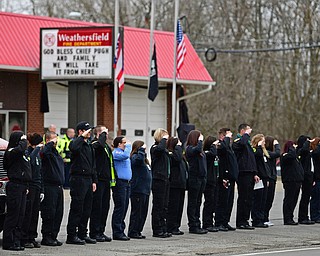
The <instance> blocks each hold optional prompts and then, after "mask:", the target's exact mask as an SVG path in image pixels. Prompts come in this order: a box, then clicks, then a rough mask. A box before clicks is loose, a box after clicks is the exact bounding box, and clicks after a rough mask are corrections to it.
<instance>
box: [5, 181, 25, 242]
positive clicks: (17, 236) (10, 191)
mask: <svg viewBox="0 0 320 256" xmlns="http://www.w3.org/2000/svg"><path fill="white" fill-rule="evenodd" d="M6 192H7V215H6V218H5V221H4V226H3V240H2V247H3V248H9V247H11V246H20V245H21V244H20V242H21V227H22V223H23V219H24V214H25V209H26V198H27V185H24V184H18V183H15V182H12V181H9V182H8V183H7V186H6Z"/></svg>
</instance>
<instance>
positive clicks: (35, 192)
mask: <svg viewBox="0 0 320 256" xmlns="http://www.w3.org/2000/svg"><path fill="white" fill-rule="evenodd" d="M39 211H40V188H38V187H34V186H30V187H29V193H28V194H27V204H26V213H25V216H24V220H23V225H22V240H23V242H24V243H28V242H31V241H32V240H34V239H35V238H37V236H38V232H37V229H38V221H39Z"/></svg>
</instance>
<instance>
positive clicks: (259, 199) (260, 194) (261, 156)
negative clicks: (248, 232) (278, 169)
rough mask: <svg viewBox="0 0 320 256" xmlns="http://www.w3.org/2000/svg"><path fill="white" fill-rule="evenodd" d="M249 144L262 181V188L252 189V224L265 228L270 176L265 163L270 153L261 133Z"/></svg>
mask: <svg viewBox="0 0 320 256" xmlns="http://www.w3.org/2000/svg"><path fill="white" fill-rule="evenodd" d="M251 145H252V148H253V152H254V156H255V159H256V163H257V170H258V176H259V178H260V180H261V181H262V184H263V188H259V189H255V190H254V191H253V204H252V210H251V218H252V226H253V227H257V228H267V227H269V226H268V225H267V224H264V209H265V205H266V200H267V194H268V185H269V184H268V179H269V178H270V176H271V175H270V169H269V166H268V165H267V158H270V155H269V153H268V151H267V150H266V147H265V138H264V135H263V134H257V135H255V136H253V138H252V141H251Z"/></svg>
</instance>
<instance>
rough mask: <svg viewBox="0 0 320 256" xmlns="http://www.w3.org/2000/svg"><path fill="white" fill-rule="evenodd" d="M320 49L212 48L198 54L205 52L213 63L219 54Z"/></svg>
mask: <svg viewBox="0 0 320 256" xmlns="http://www.w3.org/2000/svg"><path fill="white" fill-rule="evenodd" d="M314 48H320V44H314V45H312V44H311V45H301V46H292V47H282V48H261V49H234V50H230V49H215V48H213V47H210V48H208V49H196V52H205V57H206V60H207V61H209V62H211V61H214V60H216V58H217V53H227V54H243V53H255V52H284V51H295V50H301V49H314Z"/></svg>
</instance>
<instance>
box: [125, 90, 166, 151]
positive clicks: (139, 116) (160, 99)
mask: <svg viewBox="0 0 320 256" xmlns="http://www.w3.org/2000/svg"><path fill="white" fill-rule="evenodd" d="M146 99H147V90H145V89H139V88H134V87H130V86H126V87H125V88H124V90H123V92H122V106H121V128H122V129H124V130H126V138H127V139H128V140H130V141H131V142H134V141H135V140H142V141H145V134H146V113H147V100H146ZM166 106H167V104H166V91H165V90H160V91H159V94H158V96H157V98H156V99H155V101H154V102H150V116H149V127H150V131H149V133H148V142H146V144H147V146H148V148H149V147H150V146H151V145H152V144H153V143H154V139H153V137H152V136H151V131H152V130H155V129H157V128H159V127H161V128H166V127H167V110H166ZM137 129H138V130H143V136H135V135H134V134H135V133H134V132H135V130H137ZM148 153H149V151H148Z"/></svg>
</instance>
